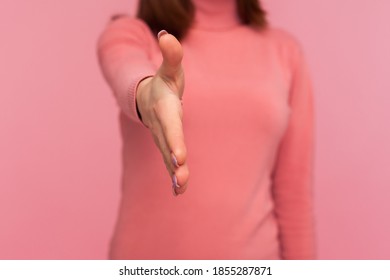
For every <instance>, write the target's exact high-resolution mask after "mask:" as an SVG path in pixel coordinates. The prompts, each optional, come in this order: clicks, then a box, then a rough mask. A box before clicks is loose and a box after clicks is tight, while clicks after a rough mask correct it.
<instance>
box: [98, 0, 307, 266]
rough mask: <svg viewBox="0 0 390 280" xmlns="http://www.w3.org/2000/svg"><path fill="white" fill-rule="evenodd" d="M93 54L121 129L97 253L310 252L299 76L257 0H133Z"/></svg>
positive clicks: (245, 255)
mask: <svg viewBox="0 0 390 280" xmlns="http://www.w3.org/2000/svg"><path fill="white" fill-rule="evenodd" d="M163 29H165V30H167V31H164V30H163ZM160 30H163V31H161V32H159V31H160ZM168 32H169V33H168ZM157 33H158V36H157ZM172 34H173V35H175V36H176V37H175V36H173V35H172ZM157 37H158V38H157ZM176 38H178V39H179V40H180V42H179V41H178V40H176ZM183 53H184V56H183ZM98 56H99V61H100V65H101V68H102V71H103V74H104V76H105V78H106V80H107V82H108V84H109V85H110V86H111V88H112V90H113V92H114V94H115V97H116V99H117V101H118V104H119V106H120V109H121V111H120V122H121V133H122V139H123V178H122V198H121V203H120V209H119V217H118V220H117V223H116V228H115V233H114V235H113V238H112V241H111V247H110V258H112V259H311V258H314V256H315V246H314V226H313V209H312V192H311V187H312V186H311V183H312V158H313V100H312V89H311V84H310V79H309V76H308V73H307V69H306V66H305V62H304V58H303V55H302V51H301V48H300V45H299V43H297V41H296V40H295V39H294V37H292V36H291V35H289V34H288V33H287V32H285V31H283V30H280V29H276V28H273V27H270V26H269V25H267V22H266V19H265V13H264V11H263V9H262V8H261V6H260V4H259V3H258V2H257V0H218V1H208V0H192V1H190V0H165V1H153V0H141V1H140V7H139V12H138V18H131V17H128V16H119V17H115V18H113V19H112V21H111V22H110V23H109V24H108V25H107V27H106V29H105V31H104V32H103V34H102V35H101V36H100V38H99V42H98ZM184 74H185V85H184ZM184 136H185V138H184ZM161 157H162V159H163V160H162V159H161ZM190 169H191V179H190V180H189V170H190ZM167 170H168V174H169V176H167ZM170 180H172V181H170ZM169 185H173V187H172V189H171V191H170V190H169V189H168V186H169ZM188 186H189V187H188ZM187 187H188V188H187ZM172 192H173V194H174V195H172ZM177 194H179V196H178V197H176V195H177Z"/></svg>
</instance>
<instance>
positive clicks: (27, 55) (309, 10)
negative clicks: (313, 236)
mask: <svg viewBox="0 0 390 280" xmlns="http://www.w3.org/2000/svg"><path fill="white" fill-rule="evenodd" d="M264 4H265V7H266V8H267V10H268V11H269V14H270V19H271V22H273V24H274V25H276V26H281V27H283V28H285V29H287V30H288V31H290V32H291V33H293V34H294V35H295V36H296V37H297V38H298V39H299V40H300V41H301V43H302V45H303V46H304V50H305V54H306V57H307V61H308V63H309V66H310V68H311V72H312V78H313V83H314V87H315V95H316V96H315V98H316V109H317V110H316V112H317V130H316V138H317V144H316V147H317V149H316V174H315V175H316V185H315V199H316V217H317V229H318V246H319V257H320V258H322V259H390V240H389V236H390V219H389V218H388V216H389V213H390V203H389V201H390V170H389V168H390V148H389V144H390V132H389V120H390V110H388V109H389V108H390V76H389V73H390V51H389V50H390V31H389V30H390V29H389V28H388V27H389V24H390V22H389V20H388V11H389V10H390V2H389V1H386V0H372V1H363V0H356V1H346V0H344V1H340V0H328V1H319V0H316V1H313V0H295V1H291V0H267V1H264ZM135 5H136V1H134V0H114V1H103V0H99V1H97V0H84V1H75V0H73V1H49V0H37V1H26V0H24V1H23V0H2V1H1V4H0V38H1V43H0V259H104V258H106V255H107V248H108V242H109V238H110V235H111V232H112V228H113V225H114V221H115V217H116V211H117V207H118V199H119V191H120V186H119V184H120V172H121V170H120V144H121V143H120V139H119V126H118V119H117V118H118V113H117V112H118V111H117V110H118V108H117V106H116V103H115V101H114V99H113V97H112V94H111V92H110V90H109V88H108V86H107V85H106V84H105V82H104V80H103V78H102V76H101V73H100V70H99V68H98V64H97V58H96V52H95V49H96V40H97V37H98V35H99V34H100V33H101V31H102V30H103V27H104V25H105V23H106V21H107V19H108V18H109V16H110V15H111V14H114V13H130V14H134V9H135Z"/></svg>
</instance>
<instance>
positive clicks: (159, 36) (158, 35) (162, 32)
mask: <svg viewBox="0 0 390 280" xmlns="http://www.w3.org/2000/svg"><path fill="white" fill-rule="evenodd" d="M165 34H168V32H167V31H165V30H161V31H160V32H158V34H157V38H158V39H160V38H161V36H163V35H165Z"/></svg>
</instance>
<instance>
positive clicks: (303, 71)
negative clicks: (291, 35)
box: [273, 43, 316, 259]
mask: <svg viewBox="0 0 390 280" xmlns="http://www.w3.org/2000/svg"><path fill="white" fill-rule="evenodd" d="M293 45H294V48H293V51H292V58H291V69H292V79H291V87H290V92H289V106H290V118H289V123H288V127H287V130H286V132H285V135H284V137H283V139H282V141H281V144H280V148H279V151H278V156H277V161H276V164H275V169H274V172H273V195H274V201H275V214H276V217H277V221H278V225H279V232H280V235H279V238H280V242H281V243H280V244H281V255H282V258H283V259H313V258H315V257H316V249H315V247H316V246H315V239H316V238H315V230H314V228H315V225H314V214H313V213H314V209H313V190H312V185H313V158H314V155H313V153H314V135H313V134H314V110H313V106H314V104H313V92H312V84H311V80H310V77H309V73H308V68H307V65H306V63H305V61H304V56H303V51H302V48H301V46H300V45H299V43H295V44H293Z"/></svg>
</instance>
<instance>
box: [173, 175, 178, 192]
mask: <svg viewBox="0 0 390 280" xmlns="http://www.w3.org/2000/svg"><path fill="white" fill-rule="evenodd" d="M176 188H179V185H178V184H177V178H176V175H175V174H173V176H172V191H173V194H174V195H175V196H177V193H176Z"/></svg>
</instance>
